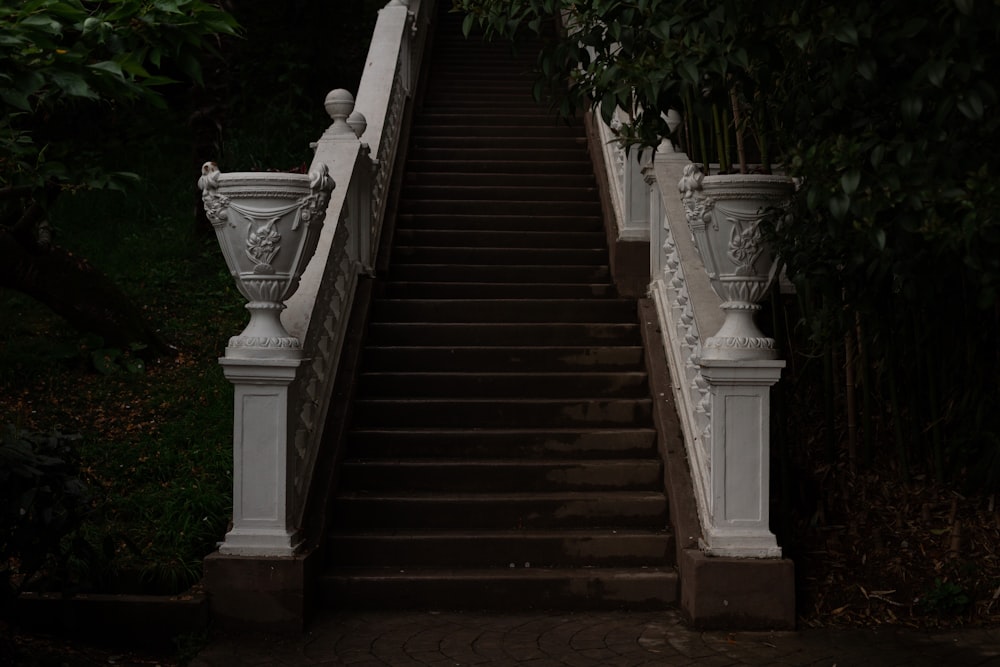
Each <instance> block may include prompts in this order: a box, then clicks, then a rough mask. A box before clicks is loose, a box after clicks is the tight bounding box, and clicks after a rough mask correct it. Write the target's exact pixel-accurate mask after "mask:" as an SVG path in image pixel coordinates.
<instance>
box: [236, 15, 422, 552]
mask: <svg viewBox="0 0 1000 667" xmlns="http://www.w3.org/2000/svg"><path fill="white" fill-rule="evenodd" d="M434 5H435V0H409V1H408V2H407V1H406V0H390V2H388V4H386V6H385V7H383V8H382V9H380V10H379V14H378V19H377V21H376V24H375V28H374V31H373V34H372V41H371V46H370V47H369V51H368V57H367V60H366V63H365V70H364V73H363V75H362V78H361V82H360V85H359V90H358V96H357V100H356V101H355V99H354V97H353V96H352V95H351V94H350V93H349V92H347V91H344V90H335V91H333V92H331V93H330V94H329V95H328V96H327V99H326V102H325V106H326V109H327V112H328V113H329V114H330V117H331V118H332V120H333V123H332V124H331V125H330V127H329V128H328V129H327V130H326V131H325V132H324V133H323V135H322V136H321V137H320V139H319V141H317V142H316V144H315V149H316V153H315V156H314V160H313V166H314V167H315V166H316V165H319V164H325V165H327V166H328V167H329V169H330V176H331V177H332V178H333V180H334V182H335V184H336V187H335V189H334V191H333V194H332V196H331V198H330V202H329V205H328V207H327V216H326V223H325V225H324V227H323V230H322V233H321V236H320V240H319V244H318V246H317V249H316V253H315V255H314V256H313V258H312V260H311V261H310V263H309V265H308V266H307V268H306V270H305V272H304V273H303V275H302V279H301V282H300V286H299V288H298V290H297V291H296V293H295V294H294V295H293V296H292V297H291V298H290V299H288V301H287V302H286V310H285V311H284V312H283V314H282V322H283V324H284V325H285V328H286V329H287V330H288V332H289V333H290V334H291V335H292V336H295V337H297V338H298V339H299V340H301V341H302V350H303V355H302V360H301V362H300V363H299V364H297V365H295V367H290V368H288V369H284V370H282V371H281V373H283V374H284V377H283V379H282V380H281V382H277V379H276V378H275V373H274V372H269V373H270V374H269V373H261V374H257V372H256V371H251V372H249V373H242V374H240V375H238V376H237V375H236V374H235V373H227V374H228V375H230V379H231V380H232V381H233V382H234V384H236V385H237V400H239V396H240V394H241V392H244V393H245V392H246V391H247V387H248V386H251V385H252V386H254V387H257V391H265V392H266V391H268V390H269V389H270V388H271V386H272V385H276V384H281V385H282V387H287V391H283V393H282V392H278V394H276V395H280V396H281V398H280V400H281V401H282V402H283V404H284V405H285V408H286V409H284V410H281V411H280V414H279V415H277V418H275V415H254V414H252V413H249V414H247V413H245V411H242V410H237V422H240V419H242V423H236V424H235V436H234V453H235V469H234V498H233V529H232V530H231V531H230V533H228V534H227V535H226V541H225V542H224V543H223V544H222V545H221V547H220V552H221V553H223V554H230V555H242V556H291V555H294V554H295V553H296V551H297V550H298V548H299V545H300V543H301V541H302V535H301V534H300V528H301V526H302V525H303V520H304V517H303V513H304V511H305V503H306V499H307V497H308V494H309V487H310V484H311V481H312V478H313V475H314V466H315V463H316V459H317V453H318V451H319V447H320V442H321V440H322V438H323V425H324V423H325V421H326V413H327V409H328V406H329V404H330V398H331V394H332V392H333V383H334V379H335V377H336V374H337V368H338V364H339V361H340V356H341V352H342V349H343V346H344V333H345V329H346V327H347V322H348V319H349V316H350V313H351V308H352V306H353V303H354V294H355V291H356V287H357V284H358V279H359V276H361V275H363V274H368V273H370V272H371V271H372V267H373V265H374V260H375V254H376V252H377V249H378V245H379V240H380V237H381V233H382V229H383V223H384V218H385V216H386V213H387V207H386V202H387V198H388V197H387V195H388V190H389V184H390V183H391V181H392V169H393V167H394V165H395V163H396V153H397V151H398V149H399V142H400V137H401V136H402V135H403V127H402V124H403V120H404V118H406V117H407V114H406V111H407V107H408V105H411V104H412V103H413V93H414V87H415V85H416V82H417V80H418V74H419V71H420V65H421V61H422V57H423V51H424V48H425V45H426V34H427V32H428V30H427V28H428V26H429V25H430V17H431V15H432V12H433V10H434ZM223 365H224V366H226V360H225V359H223ZM266 365H267V364H264V363H262V364H261V366H262V367H263V366H266ZM244 366H245V364H244ZM241 383H242V384H241ZM275 421H277V422H278V423H277V424H275V423H274V422H275ZM262 429H263V430H264V431H265V432H267V434H268V435H267V437H261V436H260V431H261V430H262ZM248 434H249V435H248ZM254 434H256V435H254ZM251 439H253V442H250V440H251ZM262 443H263V445H262ZM251 447H252V451H247V450H248V448H251ZM261 450H264V451H261Z"/></svg>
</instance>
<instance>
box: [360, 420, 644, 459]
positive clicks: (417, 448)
mask: <svg viewBox="0 0 1000 667" xmlns="http://www.w3.org/2000/svg"><path fill="white" fill-rule="evenodd" d="M348 442H349V447H350V451H351V452H361V451H363V452H364V456H365V457H366V458H368V459H369V460H371V459H375V458H388V459H394V458H415V457H420V458H428V457H441V458H449V459H454V458H457V457H460V456H461V457H464V458H465V459H467V460H477V459H500V458H518V459H554V458H569V459H572V460H579V459H584V458H593V459H600V458H613V459H623V458H647V457H651V456H656V455H657V452H656V431H654V430H653V429H652V428H650V427H647V428H637V427H630V428H619V429H590V428H585V429H583V428H575V429H574V428H562V429H560V428H551V427H548V428H540V429H527V428H509V429H489V428H450V429H415V428H385V427H378V426H376V427H371V428H356V429H354V430H352V431H351V432H350V434H349V437H348Z"/></svg>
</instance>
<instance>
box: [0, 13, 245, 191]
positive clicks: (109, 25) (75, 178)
mask: <svg viewBox="0 0 1000 667" xmlns="http://www.w3.org/2000/svg"><path fill="white" fill-rule="evenodd" d="M236 31H237V25H236V22H235V20H234V19H233V18H232V17H231V16H230V15H229V14H228V13H226V12H225V11H223V10H222V9H220V8H219V7H218V6H217V5H216V4H214V3H212V2H208V1H206V0H100V1H98V0H13V1H12V2H5V3H3V4H2V5H0V111H2V113H0V189H2V188H15V187H25V186H39V185H41V184H42V183H44V182H45V181H47V180H50V179H56V180H58V181H61V182H68V183H73V184H79V185H84V186H88V187H101V186H102V185H109V184H112V183H115V184H117V183H120V179H114V178H110V179H107V180H105V181H103V182H102V181H101V179H100V177H96V176H95V175H93V174H91V175H83V176H81V174H80V172H81V171H83V170H86V169H87V168H88V165H86V164H84V163H80V162H78V161H77V160H75V159H74V156H73V147H72V146H70V145H69V143H70V142H69V141H68V140H67V138H66V137H62V136H52V132H51V128H50V123H51V121H52V119H53V118H54V117H56V116H57V115H59V114H75V115H79V116H80V117H81V118H80V121H81V122H86V120H87V116H86V114H85V111H86V110H87V109H88V106H87V105H94V104H99V105H103V106H105V107H116V106H117V107H120V106H121V105H123V104H128V103H135V102H144V103H148V104H152V105H155V106H161V107H162V106H164V100H163V97H162V95H161V94H160V92H159V91H160V89H161V88H162V87H163V86H164V85H166V84H169V83H172V82H174V81H177V80H178V78H179V77H186V78H189V79H191V80H193V81H195V82H200V81H201V78H202V73H201V67H200V65H199V58H200V56H201V55H203V54H204V53H205V52H206V51H208V50H210V49H211V48H212V41H211V40H212V38H214V37H215V36H217V35H230V34H235V33H236ZM89 166H90V167H92V166H93V165H89Z"/></svg>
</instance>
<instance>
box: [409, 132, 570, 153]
mask: <svg viewBox="0 0 1000 667" xmlns="http://www.w3.org/2000/svg"><path fill="white" fill-rule="evenodd" d="M586 145H587V141H586V139H584V138H582V137H547V138H546V137H530V136H529V137H525V136H520V137H519V136H510V135H500V136H497V135H494V134H493V133H492V132H489V133H487V132H486V131H480V132H478V133H470V134H468V135H465V136H456V135H445V136H423V137H413V139H412V141H411V142H410V146H412V147H413V148H415V149H416V148H426V149H430V150H433V149H437V148H474V149H478V150H481V151H493V150H496V149H499V148H518V149H524V150H537V149H545V150H575V149H578V148H579V149H585V148H586Z"/></svg>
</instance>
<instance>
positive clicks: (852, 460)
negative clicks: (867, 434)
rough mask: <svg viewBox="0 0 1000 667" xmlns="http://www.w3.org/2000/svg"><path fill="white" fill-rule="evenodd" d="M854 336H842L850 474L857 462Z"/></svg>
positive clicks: (850, 332) (855, 467)
mask: <svg viewBox="0 0 1000 667" xmlns="http://www.w3.org/2000/svg"><path fill="white" fill-rule="evenodd" d="M854 364H855V355H854V334H853V332H852V331H850V330H848V332H847V334H846V335H845V336H844V392H845V393H844V397H845V399H846V401H845V402H846V403H847V460H848V463H849V465H850V470H851V472H852V473H855V472H857V461H858V415H857V411H858V407H857V398H856V395H855V387H854Z"/></svg>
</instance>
